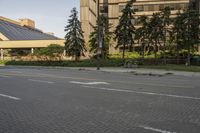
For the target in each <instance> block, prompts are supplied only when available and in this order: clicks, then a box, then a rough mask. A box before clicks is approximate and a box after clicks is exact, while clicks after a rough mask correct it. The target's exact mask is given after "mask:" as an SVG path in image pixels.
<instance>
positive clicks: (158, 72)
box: [1, 66, 200, 78]
mask: <svg viewBox="0 0 200 133" xmlns="http://www.w3.org/2000/svg"><path fill="white" fill-rule="evenodd" d="M1 67H2V68H11V69H12V68H16V69H20V68H25V69H26V68H31V69H38V68H39V69H42V68H44V69H66V70H67V69H68V70H86V71H101V72H116V73H117V72H118V73H133V74H135V75H157V76H164V75H177V76H187V77H199V78H200V72H184V71H173V70H162V69H144V68H123V67H102V68H101V69H100V70H97V68H96V67H51V66H49V67H46V66H44V67H43V66H1Z"/></svg>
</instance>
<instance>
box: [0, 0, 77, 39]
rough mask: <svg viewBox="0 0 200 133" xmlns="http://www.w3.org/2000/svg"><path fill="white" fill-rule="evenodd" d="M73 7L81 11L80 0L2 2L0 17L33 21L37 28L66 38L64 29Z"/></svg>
mask: <svg viewBox="0 0 200 133" xmlns="http://www.w3.org/2000/svg"><path fill="white" fill-rule="evenodd" d="M73 7H76V8H77V10H78V11H79V7H80V6H79V0H0V16H3V17H6V18H10V19H13V20H18V19H20V18H29V19H32V20H34V21H35V23H36V28H38V29H41V30H42V31H44V32H53V33H55V36H57V37H61V38H64V36H65V34H66V33H65V32H64V27H65V26H66V25H67V24H68V23H67V21H68V18H69V15H70V11H71V9H72V8H73Z"/></svg>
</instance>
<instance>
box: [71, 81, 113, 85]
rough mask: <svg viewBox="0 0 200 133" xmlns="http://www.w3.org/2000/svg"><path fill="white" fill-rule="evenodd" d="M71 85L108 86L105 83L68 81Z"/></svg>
mask: <svg viewBox="0 0 200 133" xmlns="http://www.w3.org/2000/svg"><path fill="white" fill-rule="evenodd" d="M70 83H72V84H80V85H98V84H104V85H108V84H109V83H107V82H78V81H70Z"/></svg>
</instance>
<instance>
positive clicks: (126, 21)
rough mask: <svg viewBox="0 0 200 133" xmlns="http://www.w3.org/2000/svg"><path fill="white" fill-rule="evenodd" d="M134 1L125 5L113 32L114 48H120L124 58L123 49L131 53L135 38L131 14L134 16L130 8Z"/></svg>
mask: <svg viewBox="0 0 200 133" xmlns="http://www.w3.org/2000/svg"><path fill="white" fill-rule="evenodd" d="M133 2H134V0H131V1H129V2H128V3H127V5H126V6H125V8H124V9H123V10H122V16H121V18H120V20H119V24H118V26H117V27H116V30H115V32H114V33H115V40H117V46H116V48H119V47H122V50H123V55H122V58H123V59H124V57H125V49H126V48H129V50H130V51H132V48H133V44H134V36H135V27H134V25H133V23H132V22H133V20H134V19H135V18H134V16H133V14H135V12H134V9H133V7H132V5H133Z"/></svg>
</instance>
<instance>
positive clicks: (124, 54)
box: [122, 45, 125, 60]
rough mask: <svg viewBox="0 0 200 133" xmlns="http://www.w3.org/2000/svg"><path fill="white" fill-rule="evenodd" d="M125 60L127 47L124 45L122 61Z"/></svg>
mask: <svg viewBox="0 0 200 133" xmlns="http://www.w3.org/2000/svg"><path fill="white" fill-rule="evenodd" d="M124 58H125V45H123V54H122V59H123V60H124Z"/></svg>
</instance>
